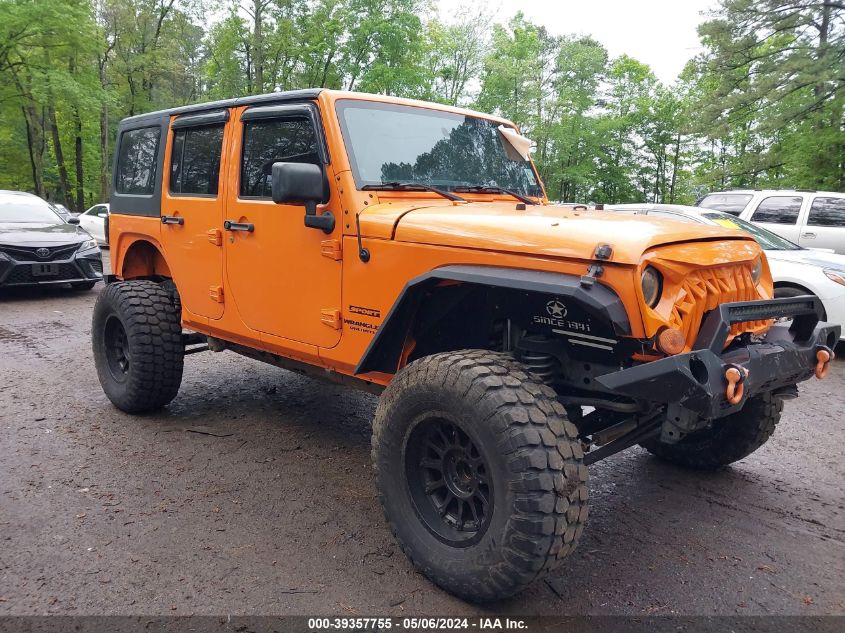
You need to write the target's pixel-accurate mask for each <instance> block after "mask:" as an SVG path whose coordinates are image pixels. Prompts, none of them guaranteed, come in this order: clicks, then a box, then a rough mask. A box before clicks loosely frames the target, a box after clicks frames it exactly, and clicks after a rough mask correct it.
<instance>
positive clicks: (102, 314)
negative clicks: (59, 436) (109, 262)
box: [91, 280, 185, 413]
mask: <svg viewBox="0 0 845 633" xmlns="http://www.w3.org/2000/svg"><path fill="white" fill-rule="evenodd" d="M91 338H92V342H93V348H94V361H95V363H96V366H97V375H98V376H99V378H100V384H101V385H102V386H103V391H105V393H106V395H107V396H108V398H109V400H111V401H112V403H113V404H114V406H116V407H117V408H118V409H120V410H121V411H126V412H127V413H142V412H145V411H153V410H155V409H159V408H161V407H163V406H164V405H166V404H167V403H168V402H170V401H171V400H173V398H175V397H176V394H177V392H178V391H179V385H180V384H181V382H182V366H183V358H184V351H185V347H184V345H183V343H182V325H181V315H180V314H179V312H178V310H177V309H176V307H175V306H174V305H173V298H172V294H171V293H169V292H168V291H167V290H166V289H165V288H163V287H162V286H161V285H159V284H157V283H155V282H152V281H143V280H136V281H124V282H119V283H113V284H108V285H107V286H106V287H105V288H104V289H103V291H102V292H101V293H100V296H99V297H98V298H97V303H96V304H95V306H94V317H93V323H92V326H91Z"/></svg>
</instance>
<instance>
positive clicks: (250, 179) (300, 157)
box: [240, 118, 320, 198]
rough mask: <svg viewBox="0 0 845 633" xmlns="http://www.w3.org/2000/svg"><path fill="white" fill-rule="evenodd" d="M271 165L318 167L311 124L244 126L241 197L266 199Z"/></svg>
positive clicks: (277, 121)
mask: <svg viewBox="0 0 845 633" xmlns="http://www.w3.org/2000/svg"><path fill="white" fill-rule="evenodd" d="M273 163H313V164H315V165H319V164H320V159H319V156H318V155H317V135H316V133H315V132H314V126H313V124H312V123H311V121H309V120H307V119H300V118H296V119H271V120H264V121H255V122H249V123H244V149H243V158H242V162H241V193H240V195H241V196H243V197H261V198H269V197H270V193H271V187H270V174H271V171H272V168H273Z"/></svg>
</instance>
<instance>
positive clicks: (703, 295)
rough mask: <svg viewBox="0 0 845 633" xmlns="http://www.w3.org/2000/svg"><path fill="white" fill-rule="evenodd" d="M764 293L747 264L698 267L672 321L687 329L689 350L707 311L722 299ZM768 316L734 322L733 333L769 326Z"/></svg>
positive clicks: (687, 281) (688, 279)
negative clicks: (766, 318)
mask: <svg viewBox="0 0 845 633" xmlns="http://www.w3.org/2000/svg"><path fill="white" fill-rule="evenodd" d="M759 299H760V295H759V294H758V292H757V288H756V287H755V286H754V282H753V281H752V280H751V271H749V270H748V269H746V268H745V267H744V266H723V267H720V268H710V269H703V270H696V271H693V272H692V273H690V274H689V275H687V277H686V279H685V280H684V283H683V286H682V288H681V291H680V292H679V293H678V297H677V299H676V300H675V307H674V308H673V309H672V316H671V318H670V321H669V324H670V326H671V327H675V328H678V329H679V330H681V332H683V333H684V337H685V339H686V342H687V350H690V349H692V346H693V344H694V343H695V339H696V337H697V336H698V330H699V328H700V327H701V322H702V319H703V318H704V315H705V314H706V313H707V312H709V311H710V310H713V309H714V308H715V307H716V306H718V305H719V304H722V303H729V302H733V301H755V300H759ZM768 323H769V321H768V320H765V319H764V320H758V321H745V322H742V323H735V324H733V325H732V326H731V332H730V337H729V338H733V337H734V336H737V335H738V334H742V333H743V332H750V331H754V330H758V329H760V328H763V327H765V326H766V325H767V324H768Z"/></svg>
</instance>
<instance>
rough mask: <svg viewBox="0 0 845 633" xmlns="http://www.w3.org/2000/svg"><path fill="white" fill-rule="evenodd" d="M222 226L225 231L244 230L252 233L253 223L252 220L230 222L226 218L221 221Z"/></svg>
mask: <svg viewBox="0 0 845 633" xmlns="http://www.w3.org/2000/svg"><path fill="white" fill-rule="evenodd" d="M223 228H224V229H226V230H227V231H246V232H247V233H252V232H253V231H254V230H255V225H254V224H253V223H252V222H232V221H231V220H226V221H225V222H223Z"/></svg>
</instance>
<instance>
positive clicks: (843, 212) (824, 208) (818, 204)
mask: <svg viewBox="0 0 845 633" xmlns="http://www.w3.org/2000/svg"><path fill="white" fill-rule="evenodd" d="M807 224H808V225H810V226H845V198H816V199H815V200H813V206H812V207H810V215H809V217H808V218H807Z"/></svg>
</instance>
